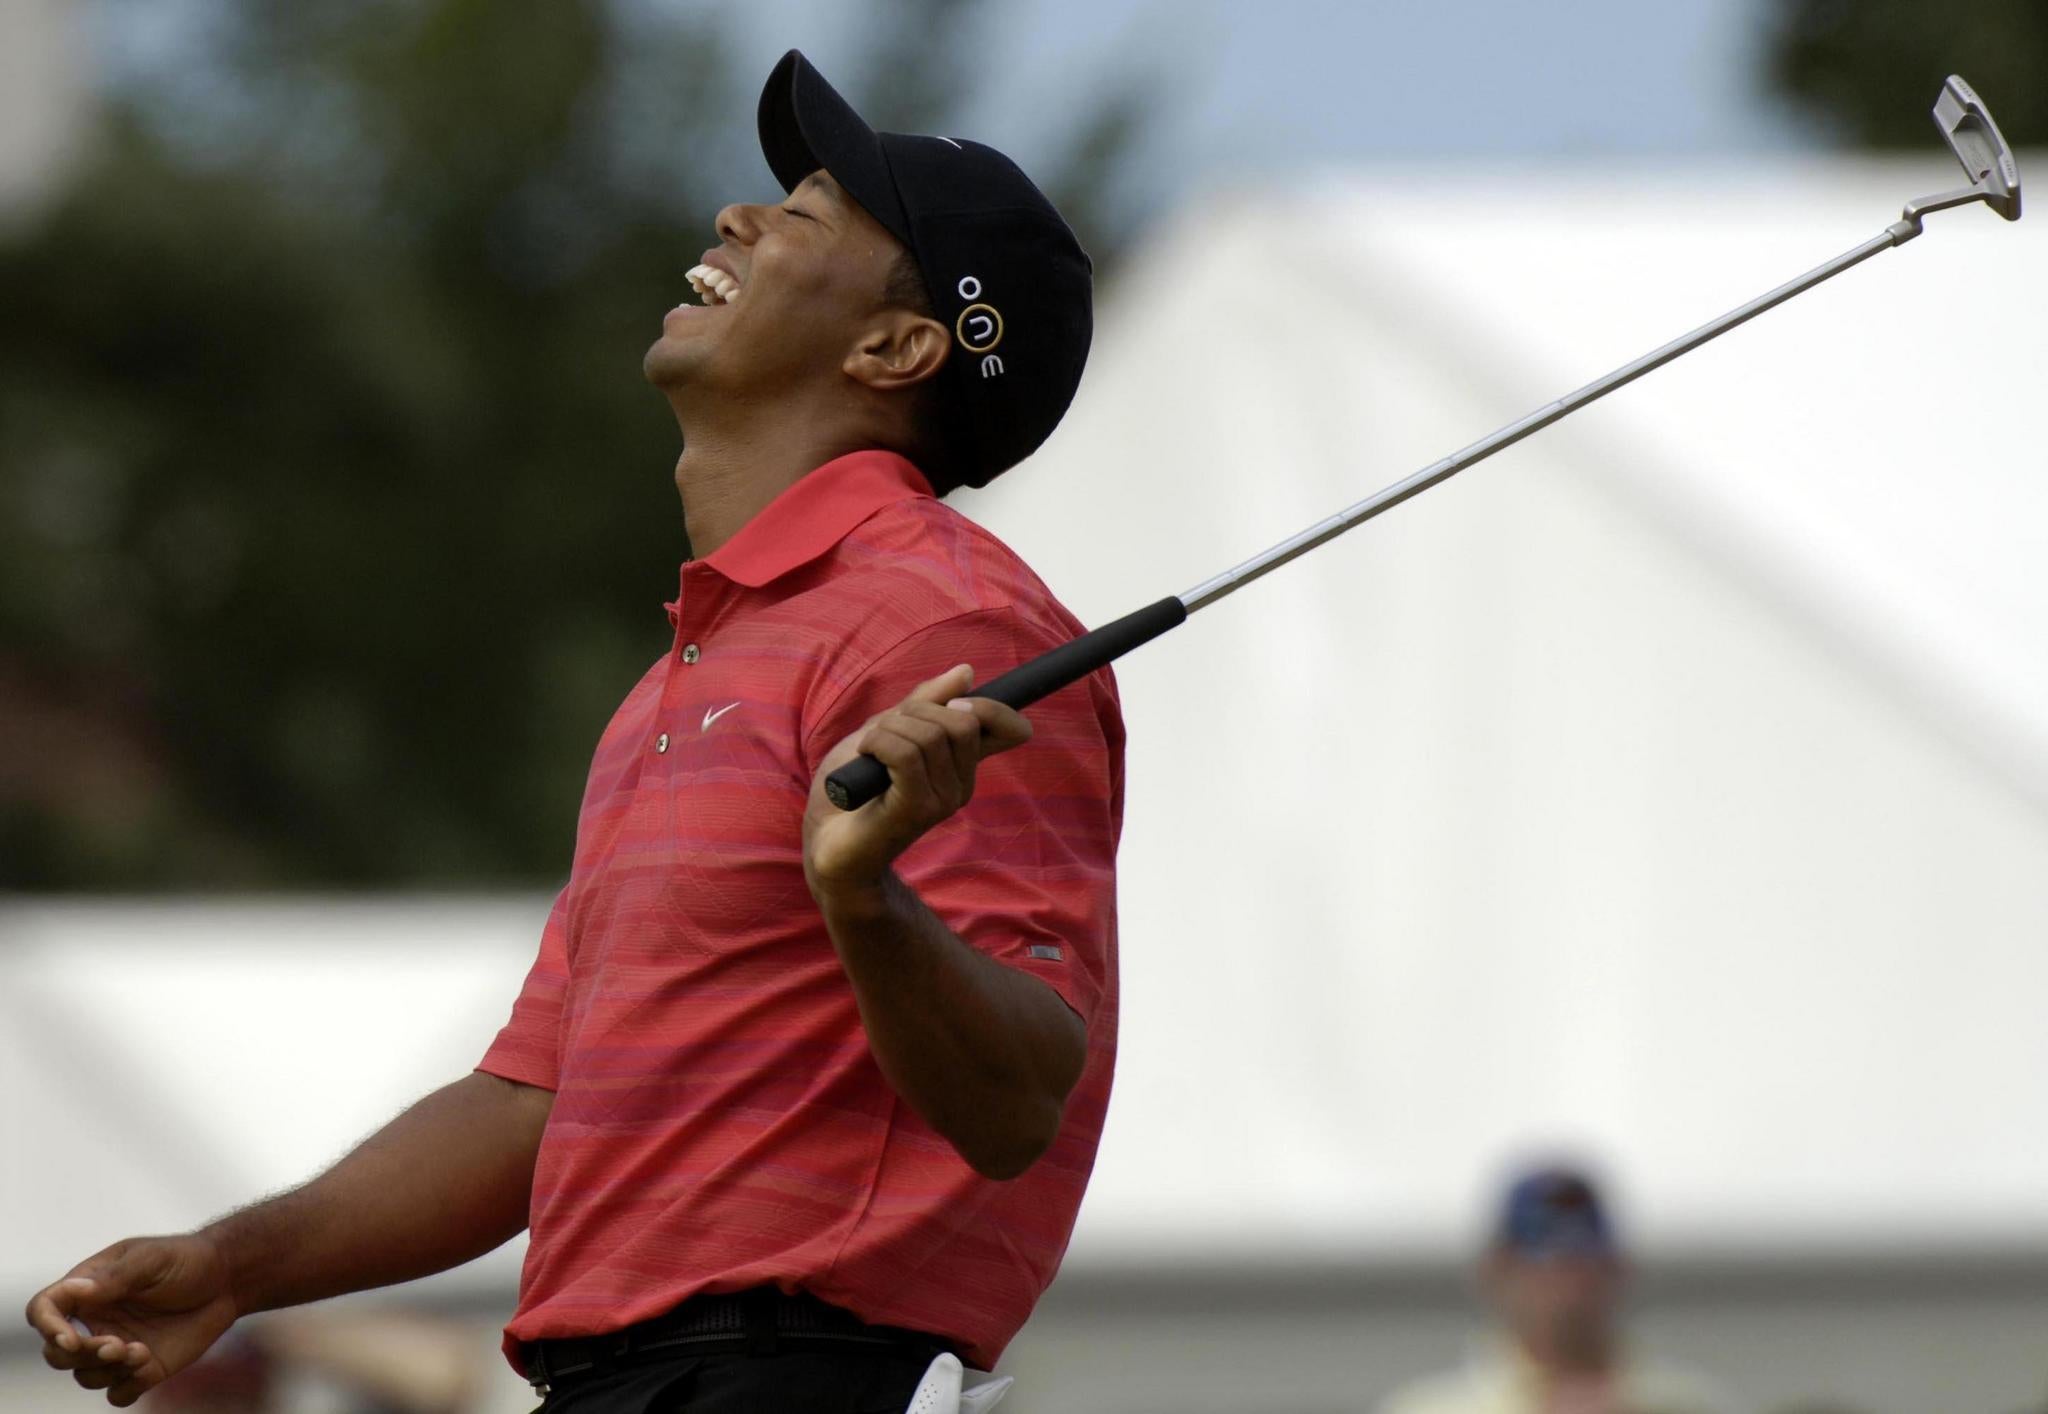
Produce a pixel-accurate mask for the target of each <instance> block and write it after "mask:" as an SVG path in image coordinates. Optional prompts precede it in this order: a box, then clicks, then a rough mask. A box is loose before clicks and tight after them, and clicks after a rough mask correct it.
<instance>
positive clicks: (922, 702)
mask: <svg viewBox="0 0 2048 1414" xmlns="http://www.w3.org/2000/svg"><path fill="white" fill-rule="evenodd" d="M972 681H973V669H972V668H970V667H968V666H967V665H965V664H963V665H961V666H960V667H958V668H955V669H953V670H952V671H951V672H948V673H944V674H942V675H941V676H939V677H936V678H933V679H931V680H930V681H929V682H925V683H921V684H919V685H918V687H917V688H916V689H915V690H914V691H913V692H912V693H911V694H910V696H909V697H907V698H905V699H904V700H903V701H902V702H901V703H899V704H897V706H896V707H895V708H894V709H892V710H891V711H888V712H885V713H883V714H881V715H880V716H878V717H876V718H874V719H873V720H871V721H870V722H868V723H867V725H866V726H864V727H863V728H862V729H861V730H860V731H858V732H856V733H854V734H853V735H852V736H849V737H847V738H846V740H844V741H842V742H841V743H840V744H839V745H838V746H837V747H836V748H835V749H834V750H833V751H832V752H831V753H830V754H829V755H828V756H827V757H826V758H825V760H824V762H823V763H822V764H821V765H820V766H819V768H818V772H817V775H816V777H815V778H814V779H813V780H812V782H811V799H810V803H809V806H808V808H807V809H806V811H805V815H804V875H805V879H806V881H807V882H808V883H809V884H810V889H811V896H812V897H813V898H814V899H816V900H817V903H818V909H819V911H820V912H821V913H822V914H823V915H824V918H825V926H826V928H827V929H828V930H829V931H830V932H831V934H832V942H833V945H834V947H836V948H837V949H838V952H839V958H840V961H841V963H842V964H843V965H844V966H845V968H846V974H847V977H848V978H849V979H850V980H851V981H852V983H853V990H854V996H855V998H856V1000H857V1001H858V1002H859V1003H860V1014H861V1022H862V1024H863V1026H864V1027H865V1028H866V1030H867V1033H868V1048H869V1049H870V1050H871V1051H872V1052H873V1053H874V1057H875V1060H876V1063H877V1064H879V1065H880V1066H881V1068H882V1073H883V1074H884V1075H885V1076H887V1077H888V1080H889V1083H890V1084H891V1085H893V1086H894V1087H895V1089H896V1093H897V1094H899V1095H901V1096H902V1097H903V1099H904V1100H905V1102H906V1103H908V1104H909V1105H910V1107H911V1108H912V1109H914V1110H916V1111H917V1112H918V1114H919V1115H921V1116H922V1117H923V1118H924V1120H925V1122H926V1123H928V1124H930V1125H931V1127H932V1128H933V1129H935V1130H937V1131H938V1132H939V1133H940V1134H942V1135H944V1136H945V1138H946V1139H947V1141H948V1142H950V1143H951V1144H952V1145H953V1147H954V1148H955V1149H957V1150H959V1152H960V1156H961V1157H962V1158H964V1159H966V1160H967V1162H968V1163H970V1164H972V1165H973V1166H974V1168H975V1170H976V1171H977V1172H979V1173H982V1174H985V1175H986V1176H988V1177H990V1178H1015V1177H1016V1176H1017V1175H1018V1174H1020V1173H1022V1172H1024V1170H1025V1169H1027V1168H1029V1167H1030V1166H1031V1165H1032V1163H1033V1162H1035V1161H1036V1160H1037V1159H1038V1157H1039V1156H1040V1155H1041V1154H1043V1153H1044V1152H1045V1151H1046V1149H1047V1148H1048V1147H1049V1146H1050V1145H1051V1144H1052V1141H1053V1139H1054V1137H1055V1136H1056V1135H1057V1134H1058V1133H1059V1126H1060V1116H1061V1114H1062V1113H1063V1111H1064V1110H1065V1107H1066V1101H1067V1096H1068V1094H1070V1093H1071V1092H1072V1090H1073V1088H1074V1085H1075V1083H1076V1082H1077V1081H1078V1080H1079V1079H1080V1077H1081V1071H1082V1068H1083V1067H1084V1066H1085V1065H1086V1063H1087V1058H1088V1030H1087V1027H1086V1026H1085V1025H1084V1024H1083V1023H1082V1021H1081V1018H1080V1017H1078V1016H1076V1015H1075V1014H1074V1012H1073V1010H1072V1009H1071V1008H1069V1007H1068V1006H1067V1004H1066V1003H1065V1002H1064V1001H1062V1000H1061V999H1060V996H1059V994H1058V993H1057V992H1055V991H1053V989H1052V988H1051V987H1050V986H1048V985H1046V983H1044V982H1042V981H1040V980H1039V979H1038V978H1036V977H1032V976H1030V975H1029V974H1027V973H1024V972H1020V971H1018V970H1017V969H1015V968H1011V967H1005V966H1004V965H1003V964H1001V963H999V962H996V961H995V960H993V959H992V958H989V957H986V956H984V955H983V954H981V953H979V952H977V951H975V949H974V948H972V947H970V946H969V945H968V944H967V943H965V942H963V941H962V940H961V939H960V938H959V937H957V936H955V935H954V933H953V932H952V930H951V929H949V928H947V927H946V925H945V924H944V923H943V922H941V921H940V920H939V919H938V918H937V917H936V916H934V915H933V913H932V911H931V910H930V909H929V908H927V907H925V905H924V903H923V901H922V900H921V899H919V898H918V896H917V894H916V893H915V891H913V890H912V889H911V888H910V887H909V886H908V885H907V884H905V883H904V882H903V881H902V880H901V879H900V878H898V877H897V876H896V874H895V872H894V871H893V870H892V869H891V868H890V864H891V862H892V861H893V860H895V858H896V857H897V856H898V855H899V854H901V853H902V852H903V851H904V850H905V849H907V848H909V847H910V845H911V844H912V843H914V842H915V841H916V840H917V839H918V837H919V836H921V835H923V834H924V833H925V831H927V830H929V829H930V828H931V827H932V826H934V825H936V824H937V823H939V822H940V821H941V820H944V819H946V818H947V817H948V816H950V815H952V814H953V813H954V812H955V811H957V810H958V809H960V807H961V806H963V805H965V804H966V803H967V801H968V800H969V799H970V798H971V797H972V796H973V794H974V776H975V770H976V768H977V767H978V766H979V765H980V763H981V761H982V759H983V758H984V757H987V756H990V755H993V754H995V753H996V752H999V751H1008V750H1010V749H1012V748H1013V747H1017V746H1021V745H1023V744H1024V743H1025V742H1026V741H1028V740H1029V739H1030V737H1031V726H1030V723H1028V722H1026V721H1025V720H1024V718H1023V717H1021V716H1019V715H1018V714H1017V713H1016V712H1014V711H1012V710H1011V709H1010V708H1008V707H1005V706H1003V705H1002V704H1001V703H999V702H994V701H991V700H990V699H988V698H985V697H977V698H972V699H966V698H958V697H955V696H953V694H955V693H959V692H963V691H965V690H966V689H967V686H968V684H969V683H970V682H972ZM863 751H864V752H866V753H868V754H869V755H872V756H874V757H875V758H876V759H878V760H880V761H881V762H882V764H883V765H885V766H887V767H888V768H889V782H890V783H889V789H888V790H887V791H886V792H884V793H883V794H882V795H881V796H879V797H877V798H876V799H874V800H872V801H870V802H868V803H867V804H866V805H864V806H862V807H861V808H860V809H859V810H855V811H850V812H845V813H842V812H840V811H839V810H838V809H836V808H835V807H834V806H833V805H832V804H831V803H830V802H829V801H828V800H826V798H825V793H824V785H823V783H824V778H825V777H826V776H827V775H829V774H830V773H831V772H832V771H834V770H835V769H837V768H838V766H839V764H840V763H841V762H843V761H849V760H851V759H853V756H854V754H855V753H856V752H863Z"/></svg>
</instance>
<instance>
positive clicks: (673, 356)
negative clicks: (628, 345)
mask: <svg viewBox="0 0 2048 1414" xmlns="http://www.w3.org/2000/svg"><path fill="white" fill-rule="evenodd" d="M687 363H688V356H687V355H686V354H684V352H683V351H682V350H681V349H679V348H677V347H676V346H675V345H674V344H672V343H670V342H669V341H668V339H667V338H666V337H664V338H660V339H656V340H655V341H654V342H653V343H652V344H650V345H649V346H648V349H647V353H646V356H645V357H643V358H642V359H641V360H640V372H641V373H642V374H643V375H644V376H645V377H646V379H647V381H648V382H650V383H652V384H653V385H654V386H655V387H657V388H669V387H673V386H674V385H676V384H678V383H681V382H684V381H685V380H686V378H687V376H688V370H687V367H686V365H687Z"/></svg>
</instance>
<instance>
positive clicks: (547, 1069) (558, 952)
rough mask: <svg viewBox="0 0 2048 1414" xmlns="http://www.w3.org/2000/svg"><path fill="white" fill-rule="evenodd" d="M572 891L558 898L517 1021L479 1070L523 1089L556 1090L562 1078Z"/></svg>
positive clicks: (515, 1010)
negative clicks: (568, 905)
mask: <svg viewBox="0 0 2048 1414" xmlns="http://www.w3.org/2000/svg"><path fill="white" fill-rule="evenodd" d="M568 897H569V890H568V889H567V888H564V889H563V890H562V891H561V892H560V893H559V894H557V895H555V906H554V907H553V908H551V909H549V910H548V921H547V925H546V926H545V927H544V928H542V929H541V934H540V955H539V956H538V957H536V958H535V959H534V960H533V966H532V967H531V968H530V969H528V971H527V974H526V984H525V985H524V986H522V987H521V988H520V989H519V996H518V997H517V998H516V999H515V1000H514V1001H513V1003H512V1019H511V1020H510V1021H507V1022H506V1023H505V1025H504V1027H503V1029H502V1030H500V1031H499V1032H498V1037H497V1039H496V1040H495V1041H493V1042H491V1046H490V1049H489V1050H487V1051H485V1052H484V1058H483V1059H482V1060H481V1061H479V1062H478V1063H477V1067H476V1068H477V1069H478V1070H482V1071H488V1072H489V1073H490V1074H492V1075H496V1076H501V1077H503V1078H504V1079H506V1080H516V1081H518V1082H519V1083H520V1084H522V1085H537V1086H539V1087H540V1088H541V1089H543V1090H553V1089H555V1088H556V1085H557V1082H558V1080H559V1077H560V1073H561V1046H560V1040H561V1028H562V994H563V991H564V989H565V988H566V987H567V986H568V982H569V947H568V936H569V928H568V920H567V913H568V909H567V906H566V903H565V900H566V899H567V898H568Z"/></svg>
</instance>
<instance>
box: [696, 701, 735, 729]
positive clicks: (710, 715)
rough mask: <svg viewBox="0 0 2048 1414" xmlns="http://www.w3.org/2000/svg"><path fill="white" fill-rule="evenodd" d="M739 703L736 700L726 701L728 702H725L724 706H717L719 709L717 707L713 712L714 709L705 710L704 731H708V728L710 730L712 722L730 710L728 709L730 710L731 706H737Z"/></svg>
mask: <svg viewBox="0 0 2048 1414" xmlns="http://www.w3.org/2000/svg"><path fill="white" fill-rule="evenodd" d="M739 705H740V704H739V703H737V702H728V703H726V704H725V706H723V707H720V708H719V709H718V710H717V711H715V712H714V711H710V710H707V711H706V712H705V713H704V730H705V731H707V732H708V731H710V730H711V724H712V723H713V722H715V721H717V720H718V719H719V718H720V717H723V716H724V715H725V714H726V713H728V712H730V711H731V710H732V709H733V708H735V707H737V706H739Z"/></svg>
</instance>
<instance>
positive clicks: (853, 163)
mask: <svg viewBox="0 0 2048 1414" xmlns="http://www.w3.org/2000/svg"><path fill="white" fill-rule="evenodd" d="M757 121H758V125H759V128H760V133H761V154H762V156H764V157H766V158H767V159H768V169H769V170H770V171H772V172H773V173H774V174H775V180H776V181H778V182H780V183H782V189H783V190H784V191H795V190H796V188H797V184H798V183H800V182H802V181H803V179H804V178H805V177H808V176H809V175H810V174H811V173H813V172H815V171H817V170H818V169H819V168H821V167H822V168H823V169H824V170H825V171H826V172H828V173H829V174H831V177H832V180H833V181H835V182H837V183H839V185H840V187H841V188H843V189H844V190H845V192H846V194H847V195H848V196H850V197H852V198H853V199H854V200H855V201H857V202H859V203H860V205H861V207H862V209H863V210H865V211H866V212H867V213H868V214H869V215H870V216H872V217H874V218H875V219H876V220H877V221H879V222H881V223H882V225H883V226H885V227H886V228H887V229H888V231H889V233H890V234H891V235H893V236H895V237H896V239H897V240H899V241H902V242H903V243H904V244H905V245H909V244H910V243H911V238H910V222H909V221H908V220H907V219H906V218H905V217H904V214H903V202H902V200H901V199H900V198H899V197H898V196H897V195H896V181H895V178H893V177H892V176H890V174H889V160H888V158H887V156H886V155H885V154H884V153H883V151H882V139H881V137H880V135H879V134H877V133H876V132H875V130H874V129H873V128H871V127H869V126H868V125H867V124H866V123H865V122H863V121H862V120H861V116H860V114H858V113H856V112H854V111H853V105H852V104H850V103H848V102H847V101H846V100H845V99H844V98H841V97H840V96H839V92H838V90H836V89H834V88H833V87H832V85H831V84H829V83H826V82H825V80H824V78H823V77H822V76H820V75H819V73H818V71H817V70H816V69H814V68H812V67H811V64H810V61H809V60H808V59H806V58H804V56H803V54H802V53H801V52H799V51H798V50H795V49H792V50H790V51H789V52H788V53H787V54H785V55H783V56H782V60H781V62H780V63H778V64H776V66H775V71H774V72H773V73H771V74H769V75H768V82H767V83H766V84H765V85H764V86H763V87H762V89H761V106H760V112H759V115H758V120H757Z"/></svg>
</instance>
